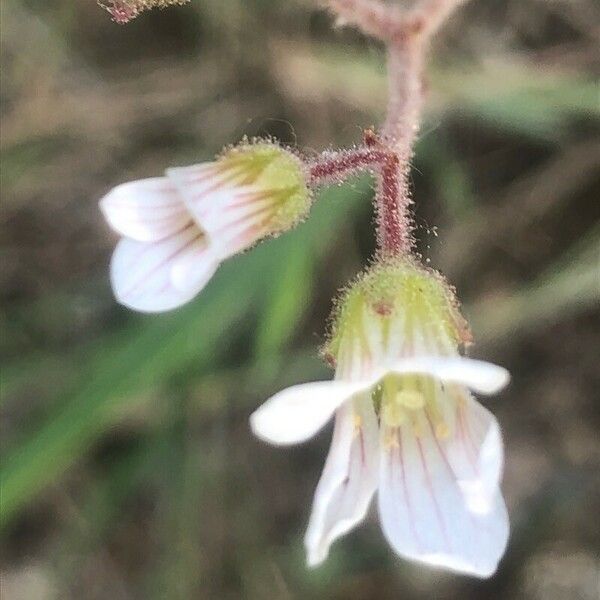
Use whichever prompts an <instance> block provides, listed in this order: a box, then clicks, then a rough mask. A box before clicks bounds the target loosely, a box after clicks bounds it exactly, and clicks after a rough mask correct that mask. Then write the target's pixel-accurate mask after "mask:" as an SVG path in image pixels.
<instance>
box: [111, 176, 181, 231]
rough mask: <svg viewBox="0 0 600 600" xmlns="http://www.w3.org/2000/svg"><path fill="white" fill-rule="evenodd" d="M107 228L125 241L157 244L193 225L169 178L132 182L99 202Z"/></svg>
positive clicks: (112, 191) (118, 187) (115, 189)
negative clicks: (126, 238)
mask: <svg viewBox="0 0 600 600" xmlns="http://www.w3.org/2000/svg"><path fill="white" fill-rule="evenodd" d="M100 210H101V211H102V213H103V214H104V217H105V219H106V220H107V221H108V224H109V225H110V226H111V227H112V228H113V229H114V230H115V231H116V232H117V233H120V234H121V235H123V236H125V237H129V238H131V239H134V240H138V241H140V242H156V241H158V240H161V239H164V238H166V237H169V236H170V235H173V234H174V233H176V232H177V231H181V229H183V228H184V227H185V225H187V224H188V223H190V222H191V216H190V214H189V213H188V211H187V209H186V207H185V204H184V203H183V200H182V198H181V196H180V195H179V192H178V191H177V189H176V187H175V186H174V185H173V183H171V182H170V181H169V180H168V179H167V178H166V177H155V178H152V179H140V180H138V181H130V182H129V183H123V184H121V185H118V186H117V187H116V188H113V189H112V190H111V191H110V192H109V193H108V194H106V196H104V197H103V198H102V199H101V200H100Z"/></svg>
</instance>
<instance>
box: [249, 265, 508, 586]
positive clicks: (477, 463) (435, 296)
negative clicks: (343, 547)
mask: <svg viewBox="0 0 600 600" xmlns="http://www.w3.org/2000/svg"><path fill="white" fill-rule="evenodd" d="M468 340H469V333H468V327H467V326H466V323H465V322H464V320H463V319H462V317H461V316H460V313H459V312H458V309H457V304H456V301H455V300H454V296H453V293H452V291H451V290H450V289H449V288H448V287H447V286H446V285H445V283H444V282H443V280H442V279H441V277H439V276H438V275H436V274H435V273H433V272H431V271H428V270H426V269H424V268H422V267H420V266H417V265H415V264H414V263H412V262H408V261H404V262H394V263H388V264H384V265H378V266H376V267H375V268H374V269H373V270H371V271H370V272H369V273H367V275H365V276H364V277H363V278H362V279H360V280H359V281H358V282H357V284H355V285H354V286H353V287H351V288H350V289H349V290H348V292H347V293H346V295H345V298H344V299H343V301H342V302H341V303H340V305H339V307H338V310H337V314H336V316H335V319H334V322H333V329H332V337H331V340H330V342H329V344H328V345H327V347H326V352H327V354H328V356H329V358H330V359H331V360H332V361H333V362H335V363H336V374H335V379H334V380H333V381H319V382H314V383H307V384H302V385H297V386H293V387H291V388H288V389H286V390H283V391H282V392H279V393H278V394H276V395H275V396H273V397H272V398H270V399H269V400H268V401H267V402H266V403H265V404H263V405H262V406H261V407H260V408H259V409H258V410H257V411H256V412H255V413H254V414H253V415H252V417H251V427H252V429H253V431H254V432H255V434H256V435H257V436H259V437H260V438H262V439H264V440H266V441H268V442H271V443H274V444H293V443H298V442H302V441H304V440H306V439H308V438H310V437H311V436H313V435H314V434H315V433H317V432H318V431H319V430H320V429H321V428H322V427H323V426H324V425H325V424H326V422H327V421H328V420H329V419H330V417H331V416H332V415H334V414H335V426H334V432H333V440H332V443H331V449H330V451H329V456H328V457H327V461H326V463H325V468H324V470H323V474H322V476H321V480H320V481H319V484H318V486H317V489H316V493H315V497H314V503H313V508H312V514H311V517H310V522H309V525H308V530H307V532H306V537H305V545H306V550H307V554H308V563H309V564H310V565H311V566H314V565H317V564H319V563H321V562H322V561H323V560H324V559H325V558H326V557H327V555H328V552H329V547H330V545H331V543H332V542H333V541H334V540H335V539H337V538H338V537H340V536H342V535H343V534H345V533H346V532H348V531H349V530H350V529H352V528H353V527H354V526H355V525H356V524H357V523H359V522H360V521H362V520H363V518H364V517H365V515H366V513H367V511H368V508H369V504H370V502H371V498H372V496H373V494H374V492H375V491H376V490H377V495H378V507H379V516H380V520H381V525H382V528H383V531H384V534H385V536H386V538H387V540H388V541H389V543H390V545H391V546H392V548H393V549H394V550H395V551H396V552H397V553H398V554H399V555H400V556H403V557H405V558H409V559H412V560H416V561H420V562H423V563H427V564H429V565H433V566H437V567H443V568H447V569H451V570H454V571H459V572H463V573H468V574H471V575H475V576H478V577H489V576H490V575H491V574H493V573H494V571H495V570H496V567H497V564H498V561H499V559H500V558H501V556H502V554H503V553H504V549H505V546H506V542H507V538H508V529H509V526H508V516H507V512H506V508H505V505H504V501H503V498H502V495H501V491H500V487H499V486H500V478H501V473H502V465H503V449H502V439H501V436H500V429H499V427H498V423H497V421H496V419H495V418H494V417H493V415H492V414H491V413H490V412H489V411H488V410H486V409H485V408H484V407H483V406H481V405H480V404H479V403H478V402H477V401H476V400H475V399H474V398H473V396H472V395H471V393H470V391H469V390H473V391H475V392H479V393H481V394H492V393H494V392H497V391H498V390H500V389H501V388H502V387H503V386H504V385H505V384H506V383H507V382H508V378H509V376H508V372H507V371H506V370H505V369H503V368H502V367H498V366H495V365H492V364H489V363H486V362H481V361H477V360H472V359H469V358H464V357H462V356H460V355H459V352H458V349H459V346H460V344H461V343H465V342H467V341H468Z"/></svg>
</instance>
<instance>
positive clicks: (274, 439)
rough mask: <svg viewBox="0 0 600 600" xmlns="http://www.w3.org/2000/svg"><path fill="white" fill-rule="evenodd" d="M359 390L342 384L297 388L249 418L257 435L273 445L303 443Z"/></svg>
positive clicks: (315, 382) (313, 384) (332, 382)
mask: <svg viewBox="0 0 600 600" xmlns="http://www.w3.org/2000/svg"><path fill="white" fill-rule="evenodd" d="M358 389H360V386H357V385H356V384H352V383H346V382H343V381H313V382H311V383H303V384H300V385H294V386H292V387H289V388H287V389H285V390H282V391H281V392H278V393H277V394H275V395H274V396H272V397H271V398H269V400H267V401H266V402H265V403H264V404H263V405H262V406H261V407H260V408H258V410H256V411H255V412H254V413H253V414H252V415H251V417H250V427H251V428H252V431H253V432H254V434H255V435H256V436H257V437H259V438H261V439H263V440H265V441H266V442H270V443H271V444H297V443H300V442H303V441H305V440H307V439H309V438H311V437H312V436H313V435H315V434H316V433H317V431H319V429H321V427H323V426H324V425H325V423H327V421H329V419H330V418H331V416H332V415H333V413H334V412H335V410H336V409H337V408H338V407H339V406H340V405H341V404H342V403H343V402H344V401H346V400H348V399H349V398H350V397H351V396H352V395H353V394H354V393H355V392H357V391H358Z"/></svg>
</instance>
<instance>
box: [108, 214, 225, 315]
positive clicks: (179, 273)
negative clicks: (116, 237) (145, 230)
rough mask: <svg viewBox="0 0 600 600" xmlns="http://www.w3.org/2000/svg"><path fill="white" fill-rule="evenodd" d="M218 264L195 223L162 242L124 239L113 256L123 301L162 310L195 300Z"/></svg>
mask: <svg viewBox="0 0 600 600" xmlns="http://www.w3.org/2000/svg"><path fill="white" fill-rule="evenodd" d="M218 264H219V263H218V261H217V260H216V259H215V258H214V256H213V255H212V254H211V252H210V250H209V248H207V245H206V241H205V239H204V236H203V234H202V232H201V231H200V230H199V229H198V228H197V227H196V226H195V225H193V224H192V225H190V226H188V227H186V228H185V229H183V230H182V231H180V232H179V233H177V234H175V235H172V236H171V237H169V238H166V239H164V240H161V241H159V242H146V243H143V242H136V241H134V240H129V239H122V240H121V241H120V242H119V243H118V244H117V247H116V249H115V252H114V254H113V257H112V261H111V283H112V286H113V290H114V293H115V296H116V298H117V300H118V301H119V302H120V303H121V304H124V305H125V306H128V307H130V308H133V309H135V310H139V311H142V312H161V311H165V310H170V309H172V308H176V307H177V306H181V305H182V304H185V303H186V302H188V301H189V300H191V299H192V298H193V297H194V296H195V295H196V294H197V293H198V292H199V291H200V290H201V289H202V288H203V287H204V285H205V284H206V283H207V282H208V280H209V279H210V278H211V277H212V275H213V273H214V272H215V270H216V268H217V266H218Z"/></svg>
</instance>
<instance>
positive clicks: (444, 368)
mask: <svg viewBox="0 0 600 600" xmlns="http://www.w3.org/2000/svg"><path fill="white" fill-rule="evenodd" d="M389 371H392V372H394V373H397V374H399V375H402V374H406V373H422V374H427V375H431V376H432V377H434V378H436V379H439V380H441V381H448V382H454V383H461V384H463V385H465V386H467V387H468V388H470V389H472V390H473V391H475V392H479V393H480V394H494V393H496V392H498V391H499V390H501V389H502V388H503V387H504V386H505V385H506V384H507V383H508V382H509V380H510V374H509V372H508V371H507V370H506V369H505V368H504V367H500V366H498V365H494V364H492V363H489V362H485V361H482V360H475V359H473V358H466V357H464V356H449V357H444V356H415V357H412V358H405V359H402V360H400V361H397V362H394V363H393V364H391V365H390V366H389V367H388V368H386V369H385V370H384V369H381V370H380V372H379V373H378V374H377V378H379V377H381V376H382V375H384V374H385V373H386V372H389Z"/></svg>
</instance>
